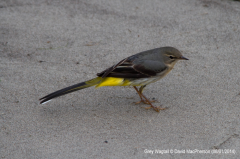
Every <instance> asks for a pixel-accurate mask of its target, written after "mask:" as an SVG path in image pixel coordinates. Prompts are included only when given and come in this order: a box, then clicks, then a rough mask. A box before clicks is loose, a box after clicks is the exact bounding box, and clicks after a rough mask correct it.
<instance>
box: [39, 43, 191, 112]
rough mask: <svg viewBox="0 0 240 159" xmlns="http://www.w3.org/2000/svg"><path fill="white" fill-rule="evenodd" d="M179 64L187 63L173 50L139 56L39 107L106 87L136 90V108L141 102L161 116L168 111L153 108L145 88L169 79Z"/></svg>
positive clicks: (43, 99)
mask: <svg viewBox="0 0 240 159" xmlns="http://www.w3.org/2000/svg"><path fill="white" fill-rule="evenodd" d="M179 60H188V59H187V58H186V57H184V56H183V55H182V54H181V52H180V51H178V50H177V49H175V48H173V47H160V48H156V49H152V50H148V51H144V52H140V53H137V54H135V55H132V56H130V57H127V58H125V59H123V60H121V61H120V62H118V63H117V64H115V65H113V66H112V67H110V68H108V69H106V70H104V71H102V72H100V73H98V74H97V76H98V77H96V78H94V79H91V80H89V81H85V82H82V83H78V84H75V85H73V86H70V87H67V88H63V89H61V90H58V91H56V92H53V93H51V94H49V95H47V96H45V97H43V98H41V99H40V100H41V102H40V104H44V103H46V102H48V101H50V100H51V99H53V98H56V97H59V96H62V95H65V94H68V93H71V92H74V91H77V90H80V89H84V88H87V87H91V86H95V87H96V88H98V87H103V86H133V88H134V89H135V90H136V91H137V93H138V95H139V96H140V98H141V100H140V101H139V102H136V104H138V103H141V102H143V103H145V104H149V105H150V107H147V108H146V109H149V108H153V109H154V110H155V111H157V112H159V110H163V109H165V108H160V107H155V106H153V105H152V101H150V100H149V99H147V97H146V96H145V95H143V93H142V92H143V89H144V88H145V87H146V85H148V84H150V83H153V82H156V81H158V80H160V79H161V78H163V77H164V76H166V75H167V74H168V73H169V72H170V71H171V70H172V69H173V66H174V65H175V64H176V62H177V61H179ZM137 86H140V88H139V89H138V88H137Z"/></svg>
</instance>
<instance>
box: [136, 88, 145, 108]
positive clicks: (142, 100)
mask: <svg viewBox="0 0 240 159" xmlns="http://www.w3.org/2000/svg"><path fill="white" fill-rule="evenodd" d="M133 88H134V89H135V90H136V92H137V93H138V95H139V97H140V98H141V100H140V101H139V102H136V103H135V104H139V103H141V102H143V103H145V101H144V99H143V98H142V95H141V93H140V92H139V90H138V89H137V87H136V86H133ZM145 104H147V103H145Z"/></svg>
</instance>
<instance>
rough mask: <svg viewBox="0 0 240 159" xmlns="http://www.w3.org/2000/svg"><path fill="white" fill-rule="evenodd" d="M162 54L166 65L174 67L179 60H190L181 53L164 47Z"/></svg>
mask: <svg viewBox="0 0 240 159" xmlns="http://www.w3.org/2000/svg"><path fill="white" fill-rule="evenodd" d="M163 49H164V51H163V52H162V53H163V54H162V56H163V61H164V63H165V64H166V65H168V66H170V67H173V66H174V64H175V63H176V62H177V61H178V60H188V59H187V58H186V57H184V56H183V55H182V53H181V52H180V51H178V50H177V49H175V48H173V47H164V48H163Z"/></svg>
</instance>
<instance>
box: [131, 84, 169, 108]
mask: <svg viewBox="0 0 240 159" xmlns="http://www.w3.org/2000/svg"><path fill="white" fill-rule="evenodd" d="M144 87H146V85H144V86H141V88H140V89H139V90H138V89H137V87H136V86H134V87H133V88H134V89H135V90H136V91H137V93H138V95H139V96H140V98H141V101H140V102H137V103H141V102H143V103H145V104H149V105H150V107H146V108H145V109H150V108H153V109H154V110H155V111H156V112H159V110H164V109H166V108H161V107H155V106H153V105H152V103H151V101H149V100H148V99H147V97H145V96H144V95H143V94H142V91H143V88H144ZM143 98H145V100H144V99H143ZM137 103H136V104H137Z"/></svg>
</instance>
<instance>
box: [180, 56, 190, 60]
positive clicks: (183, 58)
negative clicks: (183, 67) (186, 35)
mask: <svg viewBox="0 0 240 159" xmlns="http://www.w3.org/2000/svg"><path fill="white" fill-rule="evenodd" d="M179 60H188V58H186V57H184V56H181V57H180V58H179Z"/></svg>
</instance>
